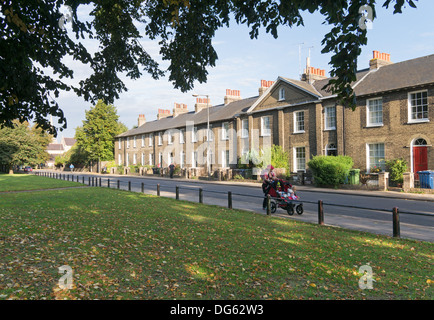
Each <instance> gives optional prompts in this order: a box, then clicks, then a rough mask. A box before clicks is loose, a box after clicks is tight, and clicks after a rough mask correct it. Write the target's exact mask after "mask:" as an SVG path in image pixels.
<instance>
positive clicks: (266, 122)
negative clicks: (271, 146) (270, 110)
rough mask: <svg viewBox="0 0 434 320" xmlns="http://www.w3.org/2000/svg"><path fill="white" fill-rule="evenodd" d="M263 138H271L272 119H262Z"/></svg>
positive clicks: (268, 117)
mask: <svg viewBox="0 0 434 320" xmlns="http://www.w3.org/2000/svg"><path fill="white" fill-rule="evenodd" d="M261 136H263V137H264V136H271V117H270V116H267V117H262V118H261Z"/></svg>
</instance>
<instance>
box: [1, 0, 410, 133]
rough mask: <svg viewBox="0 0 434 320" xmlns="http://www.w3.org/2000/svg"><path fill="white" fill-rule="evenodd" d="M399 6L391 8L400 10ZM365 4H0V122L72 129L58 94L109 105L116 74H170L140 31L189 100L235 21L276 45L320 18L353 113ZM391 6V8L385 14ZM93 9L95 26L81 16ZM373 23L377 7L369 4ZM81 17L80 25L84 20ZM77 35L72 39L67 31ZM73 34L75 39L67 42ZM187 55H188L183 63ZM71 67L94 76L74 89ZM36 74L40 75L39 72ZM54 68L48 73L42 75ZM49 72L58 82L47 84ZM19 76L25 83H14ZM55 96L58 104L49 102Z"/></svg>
mask: <svg viewBox="0 0 434 320" xmlns="http://www.w3.org/2000/svg"><path fill="white" fill-rule="evenodd" d="M394 2H395V1H394ZM64 3H66V4H67V5H69V6H70V7H68V8H70V10H71V11H72V12H68V13H67V14H68V16H71V17H72V19H71V20H72V21H64V22H65V28H66V30H65V29H63V28H62V27H61V26H60V25H59V22H60V21H61V19H62V18H63V19H64V18H65V16H64V13H66V12H63V10H62V4H64ZM366 3H367V1H366V0H357V1H329V0H319V1H306V0H293V1H282V2H281V3H280V4H277V2H275V1H262V0H250V1H178V0H167V1H161V0H149V1H115V2H113V1H89V0H76V1H66V2H64V1H35V0H9V1H2V2H0V12H2V15H1V17H0V70H2V77H0V123H5V124H7V125H10V126H11V125H12V121H13V120H14V119H20V120H27V121H29V120H33V119H34V120H35V121H36V122H37V123H38V124H40V125H41V126H42V127H43V128H44V129H49V130H51V133H53V134H54V133H56V132H57V129H56V128H53V127H51V125H50V123H49V121H48V120H47V119H48V118H49V117H48V116H49V115H53V116H55V117H58V118H59V124H60V125H61V129H63V128H66V119H65V117H64V114H63V111H62V110H61V109H60V108H59V105H58V104H57V102H56V101H55V100H54V99H55V98H57V97H58V96H59V94H60V92H61V91H74V92H75V93H76V94H77V95H80V96H82V97H83V98H84V99H85V100H86V101H90V102H92V103H95V102H96V101H97V100H98V99H103V100H104V101H106V102H107V103H113V101H114V100H115V99H117V98H119V94H120V93H122V92H124V91H126V90H127V88H126V86H125V84H124V82H123V81H122V80H121V79H120V77H119V76H120V75H121V74H122V75H125V76H127V77H128V78H130V79H133V80H135V79H138V78H140V77H141V76H142V72H143V71H145V72H147V73H148V74H149V75H151V76H152V77H153V78H154V79H158V78H160V77H162V76H163V75H164V73H165V71H163V70H161V69H160V66H159V65H158V63H157V62H156V61H155V60H153V59H152V58H151V56H150V55H149V54H148V52H146V51H145V49H144V48H143V47H142V45H141V44H140V42H139V39H140V38H141V36H142V35H141V34H142V30H144V31H145V35H146V36H147V37H148V38H150V39H151V40H156V41H158V44H159V45H160V54H161V56H162V59H163V60H165V61H170V64H169V66H168V68H167V71H168V73H169V81H172V83H173V85H174V87H175V88H180V89H181V90H182V91H183V92H187V91H189V90H190V89H192V88H193V85H194V83H195V82H196V81H198V82H200V83H204V82H206V81H207V76H208V71H207V69H208V68H210V67H214V66H215V65H216V61H217V58H218V56H217V52H216V51H215V49H214V47H213V44H212V39H213V37H214V36H215V33H216V31H217V30H218V29H219V28H221V27H224V26H229V22H230V20H231V18H235V21H236V22H237V23H239V24H245V25H247V26H248V27H249V28H250V37H251V38H257V37H258V36H259V30H260V28H262V27H263V28H265V31H266V32H267V33H271V35H272V36H273V37H275V38H277V37H278V32H277V31H278V30H279V29H281V28H282V27H294V26H300V25H303V23H304V21H303V18H302V14H303V13H305V12H306V11H308V12H309V13H311V14H312V13H314V12H318V13H319V14H321V15H322V16H323V18H324V23H327V24H329V25H330V27H331V31H330V32H329V33H327V34H326V35H324V39H323V40H322V45H323V49H322V52H323V53H329V54H331V61H330V63H329V64H330V65H331V67H332V69H331V72H330V75H331V77H333V80H332V81H331V83H330V85H331V86H330V89H331V90H332V92H333V93H337V97H338V99H339V100H341V101H342V102H343V103H344V104H345V105H348V106H352V107H354V106H355V102H356V101H355V95H354V92H353V89H352V88H351V85H350V84H351V82H352V81H355V79H356V78H355V73H356V70H357V58H358V56H359V55H360V53H361V47H362V46H364V45H366V44H367V31H366V30H362V29H361V28H360V27H359V26H358V21H359V20H360V18H361V15H360V13H359V9H360V7H361V6H362V5H365V4H366ZM390 3H391V0H386V1H385V3H384V6H386V7H388V6H389V4H390ZM406 3H408V4H409V6H410V7H415V5H414V2H413V1H411V0H407V1H404V0H399V1H396V2H395V5H394V11H393V13H400V12H401V9H402V7H404V5H405V4H406ZM85 5H89V6H91V7H92V11H91V12H90V17H83V18H82V15H80V14H78V13H79V10H80V9H81V8H82V7H83V6H85ZM369 6H370V7H371V8H372V10H373V16H374V17H375V3H374V2H373V1H370V2H369ZM80 18H82V19H83V20H82V21H80ZM68 28H70V29H72V32H68V31H67V29H68ZM71 34H74V39H71V37H70V35H71ZM88 39H93V41H96V42H97V45H96V46H92V50H93V48H98V49H97V50H96V52H95V53H91V52H89V51H90V50H89V51H88V50H87V48H86V46H85V44H86V41H87V40H88ZM180 52H182V55H181V54H179V53H180ZM64 58H73V59H74V60H77V61H79V62H81V63H82V64H84V65H86V66H88V67H90V68H91V69H92V73H91V74H90V75H89V77H88V78H87V79H84V80H82V81H80V82H79V84H78V85H71V84H68V82H73V81H65V80H64V79H65V78H66V79H68V78H69V79H72V78H73V75H74V72H73V71H74V70H72V69H70V67H69V66H68V65H67V64H65V63H64V62H63V61H69V59H64ZM40 66H43V68H41V67H40ZM45 69H48V70H49V72H46V70H45ZM50 73H53V74H54V76H49V74H50ZM18 75H19V76H18ZM53 97H54V98H53Z"/></svg>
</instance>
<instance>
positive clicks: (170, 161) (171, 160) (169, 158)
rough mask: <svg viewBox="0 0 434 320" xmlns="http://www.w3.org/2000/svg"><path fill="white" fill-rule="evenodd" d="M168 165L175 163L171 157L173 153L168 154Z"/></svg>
mask: <svg viewBox="0 0 434 320" xmlns="http://www.w3.org/2000/svg"><path fill="white" fill-rule="evenodd" d="M168 156H169V157H168V160H169V164H172V163H174V162H175V157H174V156H173V152H170V153H169V155H168Z"/></svg>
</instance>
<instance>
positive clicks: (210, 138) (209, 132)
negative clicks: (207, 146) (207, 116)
mask: <svg viewBox="0 0 434 320" xmlns="http://www.w3.org/2000/svg"><path fill="white" fill-rule="evenodd" d="M206 139H207V141H213V140H214V132H213V131H212V124H210V125H209V131H208V135H207V137H206Z"/></svg>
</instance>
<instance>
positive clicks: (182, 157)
mask: <svg viewBox="0 0 434 320" xmlns="http://www.w3.org/2000/svg"><path fill="white" fill-rule="evenodd" d="M184 165H185V152H184V151H181V152H180V154H179V166H180V167H181V168H184Z"/></svg>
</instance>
